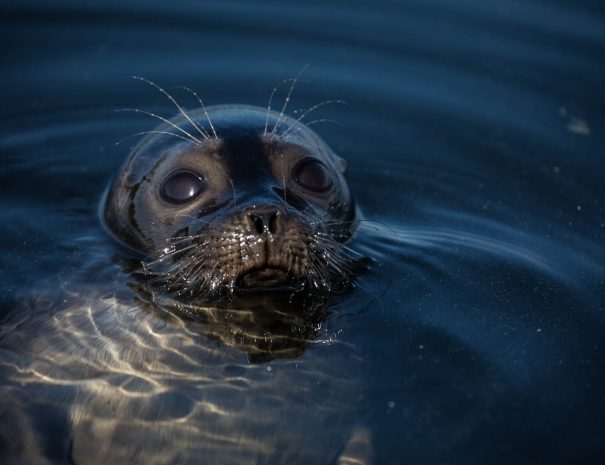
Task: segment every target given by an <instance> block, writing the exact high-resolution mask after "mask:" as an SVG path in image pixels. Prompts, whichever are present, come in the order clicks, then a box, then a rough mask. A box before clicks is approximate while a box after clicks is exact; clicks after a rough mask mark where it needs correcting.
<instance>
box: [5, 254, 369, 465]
mask: <svg viewBox="0 0 605 465" xmlns="http://www.w3.org/2000/svg"><path fill="white" fill-rule="evenodd" d="M99 268H101V269H106V272H105V273H103V275H102V276H99V274H98V272H97V270H98V269H99ZM112 275H113V277H112ZM93 276H94V278H93ZM74 279H75V280H77V282H76V281H74V282H70V283H66V284H65V286H64V289H63V290H62V292H61V293H60V298H59V300H58V301H57V298H58V296H57V292H56V289H55V290H53V289H52V288H49V289H48V293H45V294H43V295H39V296H37V297H36V301H28V302H27V305H25V306H20V307H19V311H18V312H16V313H15V314H14V317H13V318H11V319H10V320H9V321H7V322H5V324H4V325H3V328H2V333H1V334H0V338H1V339H2V347H3V350H2V364H1V365H2V373H3V379H4V380H5V382H4V386H3V393H4V394H3V397H4V400H5V405H7V404H10V409H8V411H6V410H5V412H4V415H5V416H6V417H7V418H8V419H10V422H7V423H5V426H4V427H3V429H4V428H9V429H10V430H11V433H10V434H17V435H18V436H19V437H20V438H21V439H20V441H19V442H18V443H17V444H4V446H5V448H7V449H8V451H10V450H11V448H14V450H15V451H16V452H19V453H22V452H21V451H19V449H20V448H21V447H25V449H26V450H28V451H29V453H30V454H33V457H35V456H36V455H35V451H36V450H37V449H38V448H43V447H44V446H46V445H47V444H48V443H51V444H54V445H53V451H54V453H55V454H56V456H55V457H54V458H55V459H62V460H67V459H70V460H73V461H74V462H76V463H79V462H80V461H84V462H86V463H107V462H108V461H114V462H118V463H124V462H128V461H130V460H136V461H137V463H170V462H172V461H178V462H180V463H199V458H200V457H202V456H203V457H204V458H205V460H208V461H209V463H314V462H315V461H316V460H331V459H335V458H336V456H337V455H338V453H339V452H340V451H341V449H342V448H343V447H344V445H345V444H346V442H347V441H348V440H349V439H350V437H351V436H352V435H353V434H354V430H353V428H352V427H351V425H353V424H354V420H353V417H352V413H353V412H354V408H355V407H354V405H355V400H356V399H357V396H358V395H359V394H360V392H361V391H360V389H361V386H360V384H359V382H358V380H359V374H358V372H359V369H360V363H361V359H360V356H359V354H358V353H357V351H356V350H355V348H354V347H350V346H349V345H347V344H345V343H343V342H341V341H339V340H338V338H336V337H333V335H332V334H329V332H326V330H323V332H324V334H323V335H322V337H321V338H318V337H317V333H318V331H320V328H321V321H322V320H323V319H324V318H325V314H322V312H321V311H320V310H319V309H304V308H300V309H296V308H290V309H289V312H290V313H285V310H281V312H280V313H277V312H278V309H274V310H273V312H274V313H273V315H271V313H272V310H271V309H270V308H268V307H267V306H264V308H263V309H262V312H257V311H254V312H253V311H251V310H254V309H249V310H227V309H222V311H220V312H219V310H218V309H213V310H212V309H210V310H208V311H207V313H206V314H205V315H203V317H202V316H200V318H198V319H197V321H191V320H189V321H188V320H184V319H182V318H180V317H178V316H176V315H175V313H173V312H168V311H166V307H160V306H158V305H153V306H152V304H151V303H150V302H141V301H140V300H139V299H140V296H139V295H137V294H136V293H135V292H134V291H132V290H129V288H127V287H126V286H125V284H126V283H127V281H128V280H129V279H130V275H128V274H124V273H122V272H120V271H119V268H118V265H111V264H110V263H108V262H105V263H103V262H102V261H101V262H96V263H94V266H93V268H92V269H90V270H89V274H88V276H86V273H82V274H80V275H79V276H77V277H75V278H74ZM100 279H103V280H104V281H106V282H112V284H113V286H114V290H113V291H109V292H100V290H99V288H98V286H97V285H94V284H92V283H94V282H96V283H98V282H99V281H100ZM43 309H45V310H43ZM263 312H264V314H263ZM291 312H294V313H291ZM317 339H322V340H323V343H322V344H321V347H320V348H319V350H317V351H314V353H313V354H312V355H311V356H309V357H306V358H304V359H300V355H301V354H302V352H303V351H304V350H305V347H306V346H308V345H309V344H316V343H317ZM328 346H329V348H330V349H329V351H326V350H325V348H326V347H328ZM276 357H279V363H276V364H273V363H272V360H274V359H275V358H276ZM249 360H250V361H252V362H253V363H249ZM258 362H263V363H258ZM356 373H357V374H356ZM318 387H320V388H321V389H319V390H318ZM325 392H328V393H329V395H327V396H326V395H325ZM320 393H324V394H320ZM39 406H44V407H46V408H49V407H51V409H50V411H49V412H48V413H47V414H46V415H45V416H46V419H45V421H44V423H43V424H42V425H40V424H38V422H37V414H34V416H32V412H33V411H35V410H36V409H37V408H38V407H39ZM284 421H286V422H287V424H288V427H287V428H286V429H284V428H283V427H282V426H280V425H281V424H282V423H283V422H284ZM326 422H327V423H326ZM14 425H18V428H17V431H16V433H15V432H14V431H13V428H14ZM49 428H50V431H49ZM309 428H311V429H309ZM8 434H9V431H8V430H5V431H3V435H6V436H5V437H8ZM365 434H367V433H365ZM55 435H56V436H55ZM41 438H42V439H43V440H41ZM21 441H22V442H23V443H24V444H22V443H21ZM57 441H58V442H57ZM107 441H109V442H110V443H111V447H109V448H108V447H106V444H107ZM59 444H62V446H60V445H59ZM136 444H140V445H141V446H138V447H134V445H136ZM175 446H178V447H175ZM42 450H43V451H44V449H42ZM43 453H44V452H43ZM46 453H47V452H46Z"/></svg>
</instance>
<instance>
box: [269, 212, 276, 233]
mask: <svg viewBox="0 0 605 465" xmlns="http://www.w3.org/2000/svg"><path fill="white" fill-rule="evenodd" d="M268 226H269V232H270V233H271V234H275V231H277V212H273V213H271V214H270V215H269V225H268Z"/></svg>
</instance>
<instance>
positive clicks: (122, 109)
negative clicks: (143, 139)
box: [116, 108, 203, 145]
mask: <svg viewBox="0 0 605 465" xmlns="http://www.w3.org/2000/svg"><path fill="white" fill-rule="evenodd" d="M116 111H118V112H125V111H130V112H133V113H142V114H144V115H147V116H151V117H153V118H157V119H159V120H160V121H163V122H164V123H166V124H168V125H169V126H172V127H173V128H174V129H176V130H177V131H180V132H182V133H183V134H185V135H186V136H187V137H188V138H190V139H191V141H192V142H195V143H197V144H198V145H203V142H202V141H201V140H199V139H198V138H197V137H194V136H192V135H191V134H190V133H189V132H187V131H185V130H184V129H183V128H182V127H180V126H178V125H176V124H174V123H173V122H172V121H169V120H167V119H166V118H164V117H163V116H160V115H157V114H155V113H152V112H150V111H145V110H139V109H138V108H120V109H118V110H116Z"/></svg>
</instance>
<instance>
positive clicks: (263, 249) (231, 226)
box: [101, 105, 357, 302]
mask: <svg viewBox="0 0 605 465" xmlns="http://www.w3.org/2000/svg"><path fill="white" fill-rule="evenodd" d="M345 169H346V163H345V161H344V160H343V159H342V158H340V157H339V156H337V155H336V154H335V153H334V152H333V151H332V150H331V148H330V147H329V146H328V145H327V144H326V143H325V142H324V141H323V140H322V139H321V138H320V137H319V136H318V135H317V134H316V133H315V132H314V131H312V130H311V129H310V128H308V127H307V126H305V125H303V124H302V123H301V122H299V121H297V120H294V119H293V118H290V117H287V116H284V115H280V114H278V113H275V112H268V111H267V110H266V109H262V108H257V107H248V106H239V105H232V106H216V107H209V108H207V111H206V110H205V111H202V110H200V111H197V112H192V113H189V114H187V115H186V116H178V117H176V118H174V119H172V120H170V121H167V123H166V124H164V125H162V126H160V127H159V128H157V129H156V130H155V131H151V132H150V133H149V134H148V135H147V136H146V137H145V138H144V139H143V140H142V141H141V142H140V143H139V144H138V145H137V146H136V147H134V149H133V150H132V152H131V153H130V156H129V157H128V159H127V160H126V162H125V163H124V165H123V166H122V168H121V170H120V172H119V174H118V175H117V176H116V177H115V179H114V180H113V182H112V183H111V185H110V187H109V189H108V191H107V193H106V195H105V197H104V200H103V204H102V206H101V213H102V217H103V220H104V223H105V225H106V227H107V229H108V230H109V231H110V233H111V234H112V235H113V236H114V237H115V238H116V239H118V240H119V241H120V242H121V243H123V244H125V245H127V246H129V247H130V248H131V249H134V250H136V251H137V252H139V253H141V254H143V255H144V256H145V257H146V259H145V260H144V262H143V263H144V265H145V266H144V268H145V273H146V275H147V276H149V277H150V280H151V281H152V282H153V283H154V285H156V286H159V287H161V288H162V289H165V290H168V291H170V292H172V293H175V294H176V295H178V296H180V297H181V298H185V297H186V298H188V299H193V300H196V301H206V302H208V301H216V299H217V298H218V297H219V296H221V295H227V296H228V295H233V294H234V293H257V292H262V293H266V292H270V291H273V292H275V291H280V292H282V291H289V292H294V291H300V290H302V289H307V290H313V291H315V292H319V291H321V292H332V291H334V290H335V289H338V288H341V287H342V286H343V285H344V284H346V283H347V282H348V280H349V278H350V274H351V269H352V262H353V261H354V257H353V254H352V251H351V250H350V249H349V248H348V247H347V246H346V245H345V244H344V243H345V242H346V241H347V240H348V239H349V238H350V237H351V234H352V233H353V231H354V229H355V220H356V215H357V214H356V208H355V204H354V201H353V198H352V195H351V192H350V190H349V187H348V185H347V183H346V181H345V178H344V172H345Z"/></svg>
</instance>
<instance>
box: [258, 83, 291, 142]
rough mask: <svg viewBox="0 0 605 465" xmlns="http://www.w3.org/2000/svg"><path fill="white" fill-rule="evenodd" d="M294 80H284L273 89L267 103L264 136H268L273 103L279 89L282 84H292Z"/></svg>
mask: <svg viewBox="0 0 605 465" xmlns="http://www.w3.org/2000/svg"><path fill="white" fill-rule="evenodd" d="M293 80H294V79H292V78H290V79H282V80H281V81H280V82H278V83H277V84H276V85H275V87H273V90H272V91H271V94H270V95H269V102H268V103H267V114H266V117H265V130H264V131H263V136H266V135H267V130H268V126H269V114H270V113H271V103H272V102H273V97H274V96H275V93H276V92H277V89H279V86H281V85H282V84H284V83H286V82H292V81H293Z"/></svg>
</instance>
